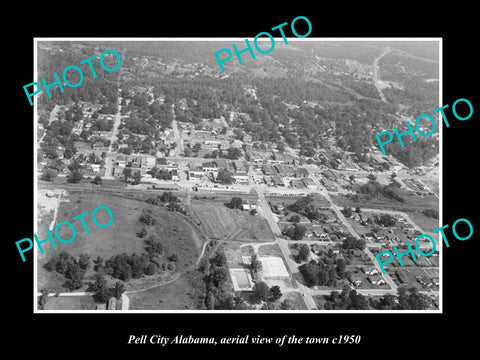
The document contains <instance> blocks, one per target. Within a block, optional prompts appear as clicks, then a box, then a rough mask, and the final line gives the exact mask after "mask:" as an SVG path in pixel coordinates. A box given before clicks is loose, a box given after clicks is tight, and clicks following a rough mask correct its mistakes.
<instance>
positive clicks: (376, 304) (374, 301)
mask: <svg viewBox="0 0 480 360" xmlns="http://www.w3.org/2000/svg"><path fill="white" fill-rule="evenodd" d="M323 298H324V299H325V303H324V305H323V308H324V309H325V310H371V309H375V310H425V309H428V308H429V307H430V306H431V305H432V300H431V299H430V298H429V297H428V296H427V295H424V294H421V293H419V292H418V290H417V289H416V288H415V287H410V288H405V287H399V288H398V295H397V296H395V295H392V294H385V295H383V296H381V297H380V298H377V297H375V296H373V297H370V298H368V297H367V296H364V295H362V294H359V293H357V291H356V290H354V289H351V288H350V287H349V286H348V285H345V286H344V288H343V290H342V291H341V292H340V293H339V292H338V291H336V290H334V291H332V292H331V293H330V295H327V296H324V297H323Z"/></svg>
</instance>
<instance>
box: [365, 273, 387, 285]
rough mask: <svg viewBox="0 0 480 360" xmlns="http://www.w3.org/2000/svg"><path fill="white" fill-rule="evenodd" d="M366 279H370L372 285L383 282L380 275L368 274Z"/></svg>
mask: <svg viewBox="0 0 480 360" xmlns="http://www.w3.org/2000/svg"><path fill="white" fill-rule="evenodd" d="M368 281H370V283H371V284H372V285H383V284H385V280H384V279H383V277H382V276H380V275H370V276H368Z"/></svg>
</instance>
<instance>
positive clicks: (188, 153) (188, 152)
mask: <svg viewBox="0 0 480 360" xmlns="http://www.w3.org/2000/svg"><path fill="white" fill-rule="evenodd" d="M192 154H193V151H192V149H191V148H190V147H188V146H185V148H184V149H183V156H185V157H191V156H192Z"/></svg>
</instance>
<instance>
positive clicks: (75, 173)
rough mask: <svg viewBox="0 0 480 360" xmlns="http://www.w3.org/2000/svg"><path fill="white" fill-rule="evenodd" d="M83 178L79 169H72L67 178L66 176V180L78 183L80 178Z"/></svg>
mask: <svg viewBox="0 0 480 360" xmlns="http://www.w3.org/2000/svg"><path fill="white" fill-rule="evenodd" d="M82 179H83V174H82V172H81V171H79V170H74V171H72V172H71V174H70V176H69V178H68V182H71V183H75V184H76V183H79V182H80V181H81V180H82Z"/></svg>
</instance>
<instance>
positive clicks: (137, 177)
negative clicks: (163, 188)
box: [133, 171, 142, 184]
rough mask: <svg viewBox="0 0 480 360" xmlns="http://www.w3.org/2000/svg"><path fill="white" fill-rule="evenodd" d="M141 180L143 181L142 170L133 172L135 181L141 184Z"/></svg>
mask: <svg viewBox="0 0 480 360" xmlns="http://www.w3.org/2000/svg"><path fill="white" fill-rule="evenodd" d="M141 182H142V174H141V173H140V171H137V172H135V174H133V183H134V184H140V183H141Z"/></svg>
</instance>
